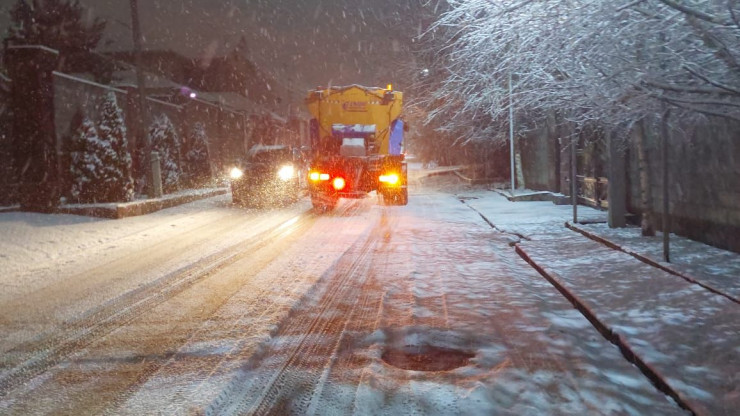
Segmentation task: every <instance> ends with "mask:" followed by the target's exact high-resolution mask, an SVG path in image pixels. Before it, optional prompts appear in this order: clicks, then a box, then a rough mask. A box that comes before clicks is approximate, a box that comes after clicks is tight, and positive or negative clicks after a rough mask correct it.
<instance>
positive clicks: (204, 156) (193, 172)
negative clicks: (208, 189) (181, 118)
mask: <svg viewBox="0 0 740 416" xmlns="http://www.w3.org/2000/svg"><path fill="white" fill-rule="evenodd" d="M188 144H189V147H190V149H189V150H188V153H187V155H186V157H185V160H186V163H187V164H186V167H187V172H188V182H189V184H190V185H192V186H201V185H203V184H205V183H206V182H208V180H210V179H211V166H210V161H209V158H208V136H206V129H205V126H203V123H201V122H198V123H195V125H194V126H193V129H192V130H191V132H190V137H189V140H188Z"/></svg>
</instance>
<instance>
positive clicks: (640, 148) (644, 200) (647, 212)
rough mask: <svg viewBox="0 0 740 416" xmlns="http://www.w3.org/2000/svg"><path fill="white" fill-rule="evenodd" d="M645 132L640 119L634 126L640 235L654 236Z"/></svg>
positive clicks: (643, 122) (643, 124)
mask: <svg viewBox="0 0 740 416" xmlns="http://www.w3.org/2000/svg"><path fill="white" fill-rule="evenodd" d="M646 136H647V133H646V127H645V120H644V119H643V120H640V121H639V122H638V123H637V125H636V126H635V135H634V137H635V144H636V146H637V168H638V173H639V176H640V205H641V209H642V221H641V223H640V226H641V227H642V235H644V236H654V235H655V225H654V220H653V205H652V198H651V195H650V170H649V166H648V156H647V149H646V147H647V137H646Z"/></svg>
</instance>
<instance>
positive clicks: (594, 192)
mask: <svg viewBox="0 0 740 416" xmlns="http://www.w3.org/2000/svg"><path fill="white" fill-rule="evenodd" d="M576 179H577V181H578V200H579V202H580V203H582V204H585V205H590V206H592V207H596V208H608V207H609V204H608V202H607V197H608V195H609V181H608V180H607V178H604V177H596V178H594V177H590V176H582V175H578V176H576Z"/></svg>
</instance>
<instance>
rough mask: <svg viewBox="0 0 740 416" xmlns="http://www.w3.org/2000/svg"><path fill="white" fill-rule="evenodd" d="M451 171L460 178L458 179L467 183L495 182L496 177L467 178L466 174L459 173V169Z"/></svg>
mask: <svg viewBox="0 0 740 416" xmlns="http://www.w3.org/2000/svg"><path fill="white" fill-rule="evenodd" d="M451 172H452V173H454V174H455V175H457V177H458V178H460V179H462V180H464V181H465V182H467V183H468V185H482V184H488V183H495V182H496V179H495V178H481V179H472V178H468V177H467V176H465V175H463V174H462V173H460V171H459V170H453V171H451Z"/></svg>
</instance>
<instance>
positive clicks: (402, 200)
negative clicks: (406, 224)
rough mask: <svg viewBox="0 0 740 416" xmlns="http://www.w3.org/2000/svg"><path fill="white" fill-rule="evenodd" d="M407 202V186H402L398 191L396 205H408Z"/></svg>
mask: <svg viewBox="0 0 740 416" xmlns="http://www.w3.org/2000/svg"><path fill="white" fill-rule="evenodd" d="M408 204H409V188H403V189H401V192H400V193H398V205H408Z"/></svg>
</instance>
